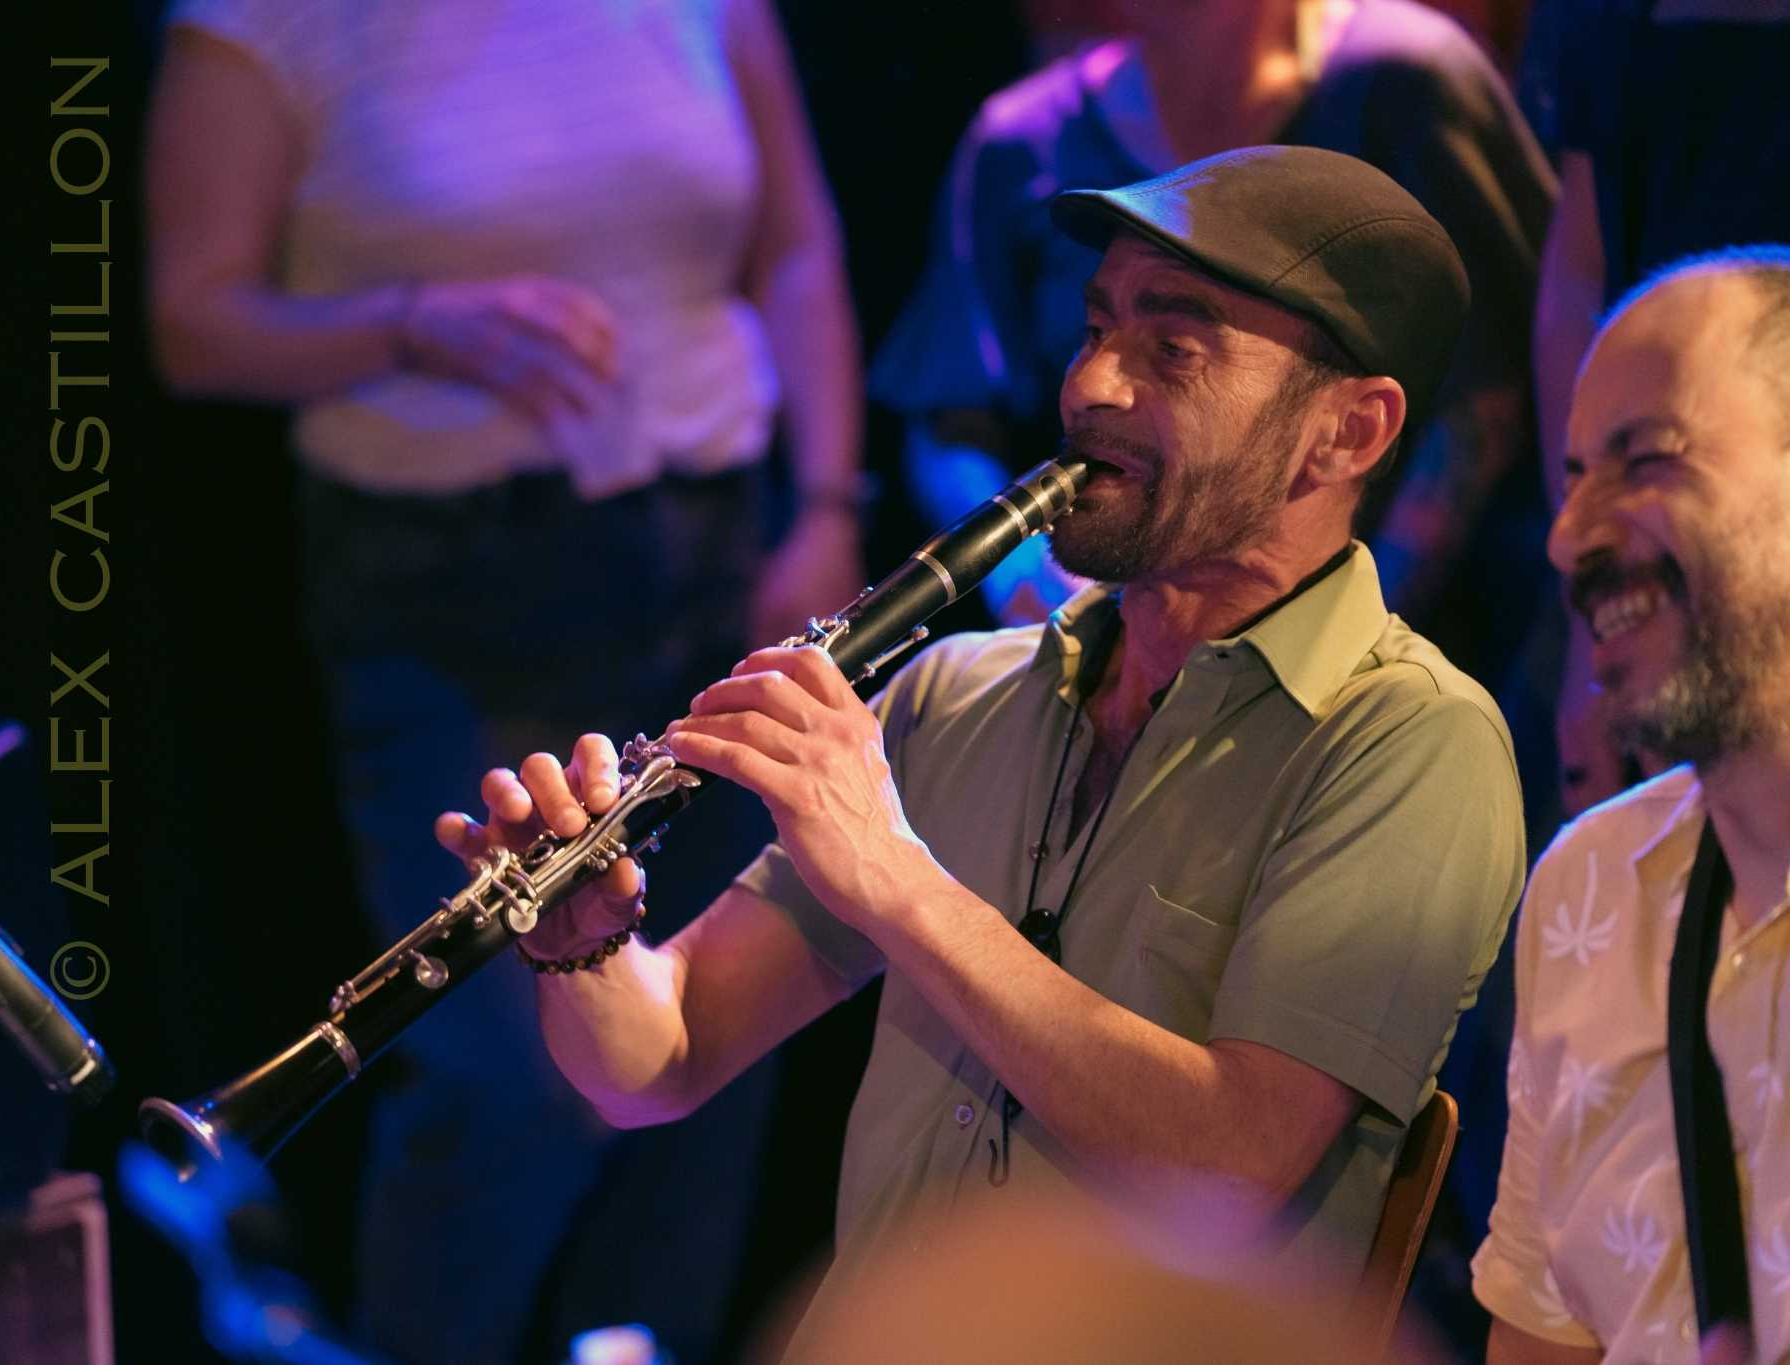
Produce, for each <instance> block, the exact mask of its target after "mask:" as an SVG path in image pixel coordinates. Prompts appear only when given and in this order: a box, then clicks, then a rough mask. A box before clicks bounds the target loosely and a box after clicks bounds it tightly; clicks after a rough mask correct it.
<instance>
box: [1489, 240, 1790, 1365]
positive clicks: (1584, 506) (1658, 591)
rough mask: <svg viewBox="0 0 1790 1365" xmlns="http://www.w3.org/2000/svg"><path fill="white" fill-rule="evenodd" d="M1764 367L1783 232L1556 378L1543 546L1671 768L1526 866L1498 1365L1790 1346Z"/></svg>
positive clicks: (1784, 403)
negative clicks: (1558, 404) (1557, 481)
mask: <svg viewBox="0 0 1790 1365" xmlns="http://www.w3.org/2000/svg"><path fill="white" fill-rule="evenodd" d="M1787 376H1790V249H1785V248H1783V247H1756V248H1741V249H1736V250H1734V251H1731V252H1725V253H1719V254H1717V255H1715V256H1712V257H1702V258H1697V259H1693V260H1691V261H1688V262H1685V263H1681V264H1679V265H1677V266H1674V267H1671V268H1669V269H1668V270H1666V271H1665V272H1663V273H1662V275H1660V276H1659V277H1657V278H1656V279H1655V280H1652V281H1650V282H1649V283H1648V284H1646V285H1644V286H1642V287H1641V288H1640V289H1639V290H1637V291H1636V292H1635V293H1634V294H1633V295H1631V296H1630V297H1629V298H1628V299H1626V300H1624V302H1623V303H1621V304H1619V305H1618V306H1617V308H1616V309H1615V311H1614V312H1613V314H1612V317H1611V320H1610V321H1609V322H1608V323H1606V325H1605V327H1604V329H1603V331H1602V332H1601V333H1600V334H1599V336H1598V338H1597V341H1596V342H1595V343H1594V345H1593V347H1592V350H1591V352H1590V354H1589V356H1588V358H1587V359H1586V361H1585V365H1584V369H1583V370H1582V371H1581V373H1580V375H1579V381H1578V388H1577V390H1576V392H1575V394H1574V397H1573V409H1572V418H1571V421H1570V423H1569V425H1568V433H1567V434H1568V459H1567V486H1568V491H1567V496H1566V501H1565V503H1564V505H1563V506H1562V507H1561V509H1560V514H1559V517H1558V519H1557V520H1556V521H1555V524H1554V530H1553V535H1552V537H1551V539H1550V541H1549V551H1550V554H1551V555H1552V558H1553V560H1554V563H1555V565H1556V567H1558V568H1559V569H1560V571H1561V572H1562V573H1564V574H1566V575H1568V580H1569V584H1570V589H1571V594H1572V599H1573V603H1574V605H1575V607H1576V608H1577V609H1578V610H1579V611H1580V612H1581V613H1583V614H1584V616H1585V617H1586V619H1587V620H1588V621H1589V623H1590V625H1591V628H1592V634H1593V637H1594V641H1595V643H1594V645H1593V654H1592V666H1593V668H1594V670H1595V673H1596V677H1597V680H1598V682H1599V684H1600V685H1601V686H1602V687H1603V688H1604V689H1605V693H1606V696H1607V701H1608V706H1609V711H1610V714H1611V716H1612V717H1613V718H1614V722H1615V724H1616V725H1617V726H1618V727H1619V728H1620V730H1621V731H1622V733H1623V734H1624V735H1625V736H1626V737H1627V738H1629V739H1631V740H1633V741H1635V742H1638V743H1641V744H1645V745H1646V746H1647V747H1648V748H1650V749H1652V750H1653V751H1654V752H1656V753H1658V754H1660V755H1662V756H1663V757H1665V758H1668V759H1671V760H1674V761H1678V762H1681V763H1684V764H1686V765H1688V766H1682V767H1678V768H1674V769H1672V770H1671V771H1669V772H1667V773H1664V774H1662V775H1661V776H1659V777H1657V778H1655V779H1654V780H1653V781H1651V782H1649V783H1647V784H1646V785H1644V786H1642V787H1639V788H1637V789H1636V790H1634V791H1632V792H1629V793H1626V794H1624V795H1622V796H1619V797H1617V798H1615V799H1614V800H1612V801H1610V802H1607V803H1606V804H1604V805H1602V806H1598V807H1595V808H1593V809H1592V810H1590V811H1588V812H1586V814H1585V815H1583V816H1581V817H1580V818H1579V819H1578V820H1577V821H1575V822H1574V823H1573V824H1572V825H1570V826H1568V827H1567V828H1566V829H1565V830H1564V831H1562V832H1561V834H1560V836H1559V838H1558V839H1556V840H1555V842H1554V844H1553V846H1552V847H1551V848H1549V850H1548V851H1547V853H1546V854H1544V855H1543V857H1542V859H1541V861H1540V862H1539V863H1538V864H1537V866H1536V869H1535V874H1534V877H1533V879H1532V880H1531V882H1530V887H1529V894H1528V899H1527V901H1526V902H1525V906H1526V908H1525V910H1524V913H1523V915H1522V917H1521V919H1520V921H1519V925H1520V927H1519V929H1518V934H1517V954H1516V960H1517V1026H1516V1037H1515V1041H1514V1043H1513V1045H1512V1049H1511V1057H1510V1127H1509V1130H1508V1133H1507V1136H1506V1140H1505V1148H1504V1168H1503V1171H1502V1173H1501V1175H1500V1177H1499V1187H1498V1202H1497V1206H1496V1207H1495V1208H1494V1209H1493V1211H1492V1220H1491V1235H1490V1236H1489V1237H1488V1238H1487V1240H1486V1243H1485V1245H1484V1246H1483V1247H1482V1248H1481V1249H1480V1252H1479V1254H1478V1256H1477V1257H1476V1258H1475V1260H1474V1291H1475V1293H1476V1294H1477V1295H1478V1297H1479V1299H1480V1301H1481V1302H1482V1303H1484V1304H1485V1306H1486V1307H1487V1308H1489V1309H1490V1310H1491V1311H1492V1313H1493V1314H1494V1316H1495V1318H1496V1319H1497V1321H1496V1322H1495V1323H1494V1326H1493V1329H1492V1342H1491V1347H1490V1350H1489V1352H1488V1360H1491V1361H1493V1362H1500V1363H1502V1365H1519V1363H1521V1365H1575V1363H1576V1362H1585V1365H1590V1363H1591V1362H1595V1361H1601V1360H1610V1361H1628V1360H1650V1361H1661V1362H1668V1363H1670V1362H1685V1365H1690V1362H1695V1361H1699V1360H1701V1361H1703V1362H1705V1365H1711V1363H1712V1362H1715V1361H1718V1360H1719V1361H1723V1362H1726V1361H1743V1360H1751V1359H1755V1358H1756V1359H1758V1360H1760V1361H1766V1360H1771V1361H1778V1360H1784V1359H1787V1358H1790V1295H1787V1294H1786V1293H1785V1289H1786V1286H1787V1285H1790V1249H1787V1248H1790V1112H1787V1109H1786V1105H1785V1103H1784V1084H1783V1077H1784V1072H1785V1065H1786V1057H1787V1056H1790V970H1787V967H1790V379H1787ZM1699 991H1700V992H1701V998H1700V997H1699V995H1698V994H1697V992H1699ZM1668 1001H1672V1002H1674V1003H1673V1005H1672V1006H1671V1007H1670V1008H1669V1007H1668ZM1687 1144H1688V1149H1687ZM1737 1168H1743V1171H1737ZM1687 1173H1688V1176H1687ZM1687 1180H1694V1185H1693V1184H1690V1183H1687ZM1693 1206H1694V1207H1696V1208H1697V1209H1699V1210H1700V1211H1701V1213H1702V1219H1703V1221H1704V1223H1705V1225H1706V1232H1705V1234H1704V1236H1703V1237H1702V1238H1700V1239H1695V1240H1693V1239H1692V1238H1690V1237H1689V1235H1688V1234H1687V1218H1686V1212H1685V1210H1686V1209H1687V1208H1688V1207H1693ZM1687 1265H1694V1266H1695V1267H1696V1268H1697V1280H1696V1284H1695V1286H1693V1283H1692V1277H1691V1273H1690V1271H1689V1270H1688V1269H1687ZM1699 1336H1701V1338H1702V1346H1701V1349H1699V1344H1698V1339H1699ZM1749 1336H1750V1337H1751V1344H1750V1345H1749V1344H1748V1340H1747V1339H1748V1337H1749ZM1755 1351H1756V1356H1755V1354H1754V1352H1755Z"/></svg>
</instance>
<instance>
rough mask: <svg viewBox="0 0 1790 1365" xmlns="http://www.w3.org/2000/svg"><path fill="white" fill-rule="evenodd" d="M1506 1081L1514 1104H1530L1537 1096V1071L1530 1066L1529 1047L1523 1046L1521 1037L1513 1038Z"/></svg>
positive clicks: (1506, 1070)
mask: <svg viewBox="0 0 1790 1365" xmlns="http://www.w3.org/2000/svg"><path fill="white" fill-rule="evenodd" d="M1504 1083H1505V1089H1506V1091H1507V1092H1508V1093H1509V1095H1510V1102H1511V1103H1512V1104H1528V1103H1529V1102H1530V1101H1532V1100H1533V1099H1534V1098H1535V1073H1534V1072H1533V1071H1531V1070H1530V1068H1529V1049H1528V1048H1526V1047H1524V1046H1523V1040H1522V1039H1521V1038H1515V1039H1512V1040H1511V1044H1510V1060H1509V1061H1508V1062H1507V1063H1506V1064H1505V1067H1504Z"/></svg>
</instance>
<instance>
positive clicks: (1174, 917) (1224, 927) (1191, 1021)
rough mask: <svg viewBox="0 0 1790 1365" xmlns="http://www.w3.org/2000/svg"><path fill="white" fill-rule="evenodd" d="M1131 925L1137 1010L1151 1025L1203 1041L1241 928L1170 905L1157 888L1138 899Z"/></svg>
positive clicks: (1139, 895) (1141, 894)
mask: <svg viewBox="0 0 1790 1365" xmlns="http://www.w3.org/2000/svg"><path fill="white" fill-rule="evenodd" d="M1132 923H1133V925H1134V926H1135V928H1136V940H1135V942H1136V951H1135V954H1134V958H1135V962H1134V964H1133V965H1134V968H1135V971H1136V973H1137V978H1136V979H1137V986H1138V999H1137V1001H1136V1002H1135V1003H1134V1004H1133V1006H1132V1007H1133V1008H1135V1009H1136V1010H1137V1011H1138V1012H1139V1013H1140V1014H1142V1015H1143V1016H1144V1017H1145V1018H1147V1019H1149V1020H1150V1021H1151V1022H1152V1023H1156V1024H1160V1025H1162V1026H1163V1027H1164V1028H1167V1029H1170V1030H1172V1031H1173V1032H1175V1033H1178V1034H1180V1035H1182V1036H1183V1037H1186V1038H1193V1039H1195V1040H1198V1041H1203V1040H1204V1039H1205V1037H1206V1032H1207V1029H1208V1027H1209V1026H1210V1025H1211V1022H1212V1009H1213V1006H1214V1004H1215V1003H1216V1002H1217V999H1218V983H1219V982H1220V981H1221V980H1222V979H1223V977H1224V968H1225V963H1226V962H1228V961H1229V960H1230V956H1231V947H1232V945H1233V944H1234V943H1236V941H1237V926H1236V925H1235V924H1224V923H1221V922H1220V921H1218V920H1214V919H1209V918H1207V917H1206V916H1205V915H1203V914H1201V913H1200V912H1199V911H1197V910H1193V909H1190V908H1189V907H1187V906H1185V905H1180V904H1177V903H1176V902H1174V901H1171V900H1167V899H1165V898H1164V897H1163V896H1162V895H1161V894H1160V893H1158V892H1157V890H1156V888H1155V887H1153V886H1145V887H1144V889H1143V890H1142V891H1141V892H1140V893H1139V894H1138V898H1137V903H1136V906H1135V907H1134V909H1133V912H1132Z"/></svg>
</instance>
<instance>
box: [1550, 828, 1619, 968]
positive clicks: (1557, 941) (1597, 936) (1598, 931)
mask: <svg viewBox="0 0 1790 1365" xmlns="http://www.w3.org/2000/svg"><path fill="white" fill-rule="evenodd" d="M1596 904H1597V854H1595V853H1592V854H1590V855H1588V856H1587V857H1586V859H1585V901H1584V904H1583V905H1581V906H1580V907H1579V917H1578V919H1577V920H1576V921H1575V920H1574V919H1573V917H1572V912H1571V911H1569V910H1568V909H1567V908H1566V902H1565V901H1561V902H1560V904H1558V905H1556V906H1555V907H1554V922H1553V923H1552V924H1544V925H1542V927H1541V947H1542V951H1543V952H1545V953H1546V954H1547V955H1548V956H1549V957H1566V956H1567V955H1568V954H1571V956H1572V958H1573V960H1574V961H1575V962H1577V963H1578V964H1579V965H1580V966H1581V967H1589V966H1590V965H1591V955H1592V954H1593V953H1601V952H1603V951H1604V949H1606V948H1608V947H1609V946H1610V945H1611V944H1612V943H1613V942H1615V941H1616V914H1615V912H1614V911H1612V912H1611V913H1610V914H1609V915H1608V916H1607V917H1606V918H1604V919H1601V920H1598V921H1596V922H1595V923H1593V922H1592V919H1591V912H1592V910H1593V909H1594V908H1595V907H1596Z"/></svg>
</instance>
